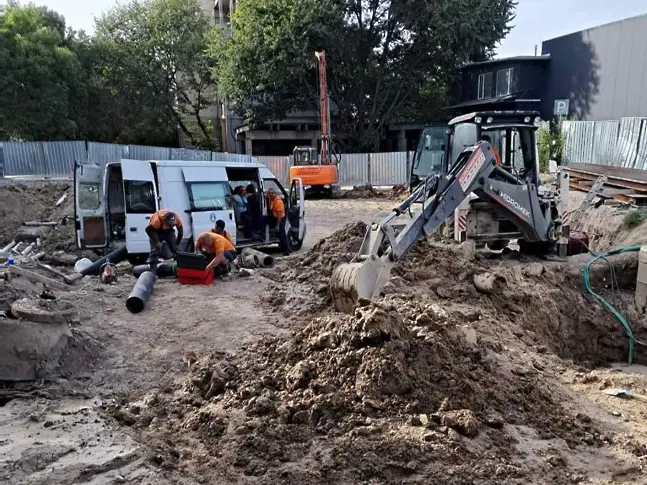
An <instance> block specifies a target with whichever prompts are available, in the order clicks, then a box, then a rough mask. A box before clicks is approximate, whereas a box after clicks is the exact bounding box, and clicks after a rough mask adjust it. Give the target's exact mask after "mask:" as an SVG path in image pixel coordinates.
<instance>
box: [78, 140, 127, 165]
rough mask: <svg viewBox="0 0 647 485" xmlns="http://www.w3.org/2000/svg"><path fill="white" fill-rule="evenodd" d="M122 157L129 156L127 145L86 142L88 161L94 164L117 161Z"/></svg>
mask: <svg viewBox="0 0 647 485" xmlns="http://www.w3.org/2000/svg"><path fill="white" fill-rule="evenodd" d="M122 158H130V156H129V153H128V147H127V146H125V145H116V144H113V143H95V142H89V143H88V162H89V163H93V164H95V165H105V164H106V163H110V162H118V161H119V160H121V159H122Z"/></svg>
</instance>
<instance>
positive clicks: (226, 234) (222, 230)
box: [211, 219, 234, 245]
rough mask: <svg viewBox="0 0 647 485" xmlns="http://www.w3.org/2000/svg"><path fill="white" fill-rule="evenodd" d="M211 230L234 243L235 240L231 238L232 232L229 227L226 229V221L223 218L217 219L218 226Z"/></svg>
mask: <svg viewBox="0 0 647 485" xmlns="http://www.w3.org/2000/svg"><path fill="white" fill-rule="evenodd" d="M211 232H213V233H215V234H220V235H221V236H222V237H224V238H225V239H226V240H227V241H229V242H230V243H231V244H232V245H233V244H234V240H233V239H232V238H231V233H230V232H229V231H228V230H227V229H225V221H223V220H222V219H218V220H217V221H216V227H215V228H214V229H212V230H211Z"/></svg>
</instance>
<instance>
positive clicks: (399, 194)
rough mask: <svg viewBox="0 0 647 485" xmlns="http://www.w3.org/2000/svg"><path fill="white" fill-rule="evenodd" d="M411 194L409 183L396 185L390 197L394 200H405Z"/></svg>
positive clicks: (390, 192)
mask: <svg viewBox="0 0 647 485" xmlns="http://www.w3.org/2000/svg"><path fill="white" fill-rule="evenodd" d="M408 196H409V186H408V185H394V186H393V188H392V189H391V190H390V191H389V194H388V197H389V199H392V200H404V199H406V198H407V197H408Z"/></svg>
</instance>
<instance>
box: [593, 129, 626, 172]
mask: <svg viewBox="0 0 647 485" xmlns="http://www.w3.org/2000/svg"><path fill="white" fill-rule="evenodd" d="M619 124H620V123H619V122H618V121H596V122H595V125H594V128H593V139H592V140H590V143H591V144H592V146H593V149H592V153H593V158H592V159H591V163H595V164H598V165H613V162H614V161H615V159H616V155H615V152H616V140H617V139H618V126H619Z"/></svg>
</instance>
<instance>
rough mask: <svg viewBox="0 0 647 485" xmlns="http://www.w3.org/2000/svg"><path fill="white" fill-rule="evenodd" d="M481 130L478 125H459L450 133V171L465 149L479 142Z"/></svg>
mask: <svg viewBox="0 0 647 485" xmlns="http://www.w3.org/2000/svg"><path fill="white" fill-rule="evenodd" d="M479 136H480V129H479V125H477V124H476V123H459V124H457V125H454V127H453V129H452V130H450V131H449V137H448V146H447V153H448V154H449V159H448V169H449V168H451V167H452V166H453V165H454V163H455V162H456V160H458V156H459V155H460V154H461V152H462V151H463V150H465V148H467V147H469V146H472V145H474V144H476V143H477V142H478V141H479Z"/></svg>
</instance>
